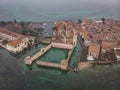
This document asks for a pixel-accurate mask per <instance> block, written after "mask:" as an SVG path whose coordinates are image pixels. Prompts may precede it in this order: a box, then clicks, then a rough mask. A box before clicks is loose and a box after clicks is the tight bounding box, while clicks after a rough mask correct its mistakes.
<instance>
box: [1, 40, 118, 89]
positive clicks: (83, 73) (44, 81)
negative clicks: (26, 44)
mask: <svg viewBox="0 0 120 90" xmlns="http://www.w3.org/2000/svg"><path fill="white" fill-rule="evenodd" d="M79 45H80V44H79V42H78V44H77V48H76V49H75V51H74V53H73V56H72V58H71V62H70V64H69V65H70V66H71V67H74V66H75V64H76V62H77V60H78V58H79V55H80V48H78V47H80V46H79ZM45 46H46V45H43V44H41V45H39V46H38V48H33V49H32V50H31V51H26V52H23V53H21V54H18V55H13V54H10V53H9V52H7V51H6V50H4V49H0V90H119V84H120V77H119V76H120V65H112V66H95V67H91V68H88V69H85V70H80V71H79V72H78V73H74V72H73V71H69V72H64V71H61V70H60V69H55V68H47V67H39V66H37V65H36V64H33V65H32V66H30V67H29V66H26V65H25V64H24V57H25V56H28V55H31V56H32V55H33V54H34V53H36V52H37V51H38V50H39V49H40V48H42V47H45ZM56 50H58V49H53V50H52V51H51V52H50V53H49V54H51V57H52V55H53V58H54V56H55V54H54V53H55V52H56ZM53 51H54V52H53ZM61 52H62V51H60V52H58V53H59V55H58V56H60V54H61ZM63 52H64V51H63ZM64 55H66V54H65V53H62V55H61V57H64ZM56 56H57V54H56ZM48 57H49V55H48V56H46V58H48ZM48 59H49V58H48ZM56 59H57V58H56Z"/></svg>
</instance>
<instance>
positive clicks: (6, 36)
mask: <svg viewBox="0 0 120 90" xmlns="http://www.w3.org/2000/svg"><path fill="white" fill-rule="evenodd" d="M49 23H50V22H17V21H16V20H15V19H14V20H13V21H9V22H4V21H1V22H0V46H1V47H2V48H4V49H6V50H7V51H9V52H10V53H13V54H19V53H22V52H23V51H24V50H28V49H29V48H30V47H34V46H36V45H38V44H47V46H46V47H43V48H41V49H40V50H39V51H38V52H36V53H35V54H34V55H32V56H29V55H28V56H27V57H25V58H24V61H25V64H26V65H32V64H33V62H35V64H37V65H39V66H45V67H53V68H60V69H62V70H70V67H69V62H70V60H71V56H72V55H73V53H74V49H75V48H76V46H77V42H80V44H81V45H80V47H79V48H81V51H80V58H79V60H78V61H79V62H78V65H77V67H76V68H74V71H78V70H79V69H82V68H86V67H89V66H91V65H106V64H107V65H108V64H110V65H111V64H117V63H120V33H119V32H120V20H113V19H105V18H102V19H83V20H81V19H78V20H61V21H60V20H59V21H56V22H52V23H53V26H52V30H51V31H46V32H44V29H45V28H46V26H47V25H48V24H49ZM51 48H60V49H65V50H66V49H67V50H68V55H67V57H66V58H65V59H63V60H61V61H60V63H55V62H47V61H42V60H38V58H40V57H41V56H43V55H44V54H46V53H47V52H48V51H49V50H51ZM51 57H52V56H51Z"/></svg>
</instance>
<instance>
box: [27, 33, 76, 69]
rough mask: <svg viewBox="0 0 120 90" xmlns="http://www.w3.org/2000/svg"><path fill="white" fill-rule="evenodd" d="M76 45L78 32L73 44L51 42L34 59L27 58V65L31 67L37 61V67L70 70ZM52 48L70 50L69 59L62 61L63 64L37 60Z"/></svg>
mask: <svg viewBox="0 0 120 90" xmlns="http://www.w3.org/2000/svg"><path fill="white" fill-rule="evenodd" d="M76 43H77V32H74V36H73V42H72V44H67V43H57V42H51V43H50V44H49V45H48V46H46V47H45V48H42V49H41V50H40V51H39V52H37V53H36V54H35V55H33V56H32V57H30V56H27V57H25V64H27V65H31V64H32V63H33V62H34V61H36V64H37V65H41V66H47V67H55V68H61V69H62V70H68V64H69V62H70V58H71V56H72V53H73V51H74V49H75V47H76ZM51 48H61V49H68V50H69V53H68V57H67V59H63V60H61V62H60V63H59V64H58V63H53V62H46V61H41V60H37V59H38V58H40V57H41V56H42V55H44V54H45V53H46V52H47V51H49V50H50V49H51Z"/></svg>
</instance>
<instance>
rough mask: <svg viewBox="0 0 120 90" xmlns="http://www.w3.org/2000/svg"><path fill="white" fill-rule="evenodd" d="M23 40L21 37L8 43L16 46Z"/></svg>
mask: <svg viewBox="0 0 120 90" xmlns="http://www.w3.org/2000/svg"><path fill="white" fill-rule="evenodd" d="M22 42H23V41H22V40H21V39H18V40H14V41H12V42H9V43H8V44H9V45H11V46H17V45H19V44H21V43H22Z"/></svg>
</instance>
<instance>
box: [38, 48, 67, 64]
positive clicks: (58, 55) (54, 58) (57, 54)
mask: <svg viewBox="0 0 120 90" xmlns="http://www.w3.org/2000/svg"><path fill="white" fill-rule="evenodd" d="M68 52H69V50H65V49H58V48H52V49H50V50H49V51H48V52H47V53H46V54H44V55H43V56H42V57H40V60H41V61H48V62H55V63H60V62H61V60H63V59H67V56H68Z"/></svg>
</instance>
